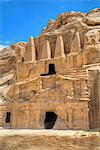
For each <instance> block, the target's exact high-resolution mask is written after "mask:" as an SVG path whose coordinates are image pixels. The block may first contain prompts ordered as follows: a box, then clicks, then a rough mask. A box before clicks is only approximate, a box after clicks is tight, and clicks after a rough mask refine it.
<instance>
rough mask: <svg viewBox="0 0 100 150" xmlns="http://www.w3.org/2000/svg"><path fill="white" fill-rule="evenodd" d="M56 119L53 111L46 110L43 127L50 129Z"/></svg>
mask: <svg viewBox="0 0 100 150" xmlns="http://www.w3.org/2000/svg"><path fill="white" fill-rule="evenodd" d="M56 119H57V115H56V114H55V113H54V112H46V113H45V120H44V125H45V129H52V128H53V126H54V124H55V122H56Z"/></svg>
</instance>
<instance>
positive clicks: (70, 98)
mask: <svg viewBox="0 0 100 150" xmlns="http://www.w3.org/2000/svg"><path fill="white" fill-rule="evenodd" d="M99 21H100V9H94V10H92V11H90V12H89V13H87V14H82V13H80V12H78V13H77V12H70V13H63V14H61V15H59V16H58V17H57V19H56V20H55V21H53V20H50V21H49V23H48V25H47V27H46V28H45V29H44V30H43V32H42V33H41V34H40V35H39V36H38V37H37V38H35V39H33V38H32V37H30V38H29V40H28V42H27V43H24V42H19V43H16V44H13V45H11V46H10V47H8V48H5V49H3V50H2V52H0V126H1V127H5V128H29V129H44V128H45V129H65V130H68V129H85V130H86V129H90V128H98V127H99V126H100V86H99V84H100V22H99Z"/></svg>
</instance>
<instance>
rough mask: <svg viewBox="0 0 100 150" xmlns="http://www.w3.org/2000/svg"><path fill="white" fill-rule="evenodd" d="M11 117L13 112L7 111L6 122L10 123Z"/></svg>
mask: <svg viewBox="0 0 100 150" xmlns="http://www.w3.org/2000/svg"><path fill="white" fill-rule="evenodd" d="M10 117H11V113H10V112H7V113H6V123H10Z"/></svg>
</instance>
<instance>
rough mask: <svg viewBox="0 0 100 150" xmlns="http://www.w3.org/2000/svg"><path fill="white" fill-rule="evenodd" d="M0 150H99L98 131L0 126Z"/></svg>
mask: <svg viewBox="0 0 100 150" xmlns="http://www.w3.org/2000/svg"><path fill="white" fill-rule="evenodd" d="M0 150H100V132H99V131H89V132H86V131H81V130H77V131H76V130H66V131H65V130H29V129H23V130H13V129H3V128H1V129H0Z"/></svg>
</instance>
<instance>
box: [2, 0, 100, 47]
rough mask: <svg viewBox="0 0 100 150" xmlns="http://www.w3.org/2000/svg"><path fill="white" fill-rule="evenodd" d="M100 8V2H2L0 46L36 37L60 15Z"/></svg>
mask: <svg viewBox="0 0 100 150" xmlns="http://www.w3.org/2000/svg"><path fill="white" fill-rule="evenodd" d="M99 7H100V0H0V45H9V44H12V43H15V42H18V41H27V39H28V37H29V36H31V35H32V36H33V37H36V36H37V35H38V34H39V33H40V32H41V31H42V29H43V28H44V27H45V26H46V25H47V22H48V20H49V19H51V18H52V19H55V18H56V17H57V15H58V14H60V13H63V12H69V11H81V12H84V13H86V12H88V11H90V10H91V9H94V8H99Z"/></svg>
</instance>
